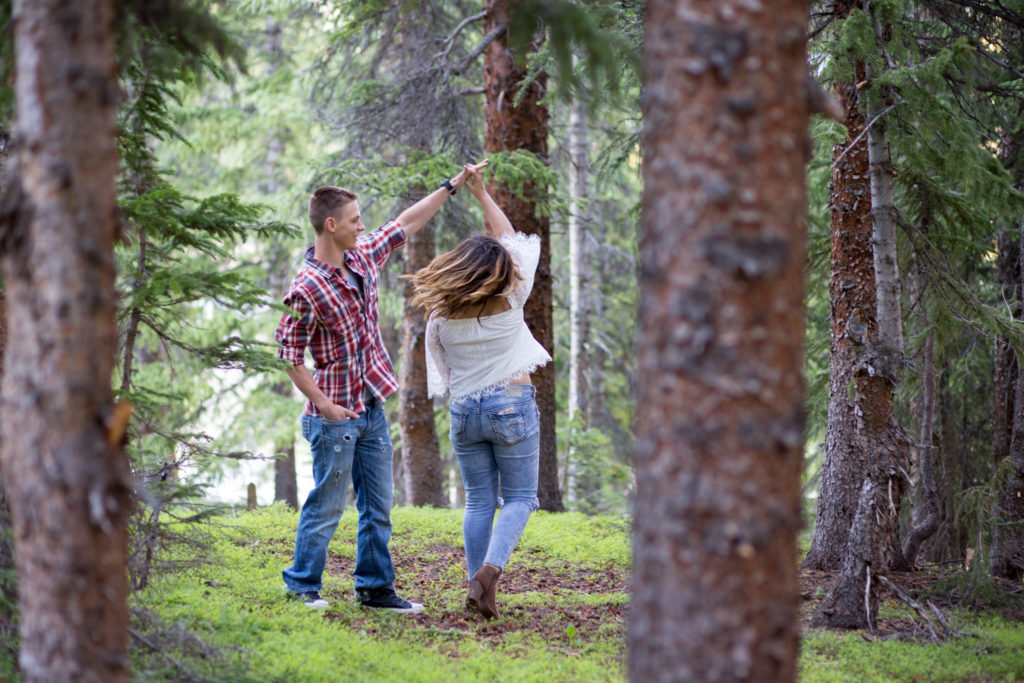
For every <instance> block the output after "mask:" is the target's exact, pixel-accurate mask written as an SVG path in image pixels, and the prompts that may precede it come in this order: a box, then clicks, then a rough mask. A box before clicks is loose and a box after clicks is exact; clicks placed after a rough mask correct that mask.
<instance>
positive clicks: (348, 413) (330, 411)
mask: <svg viewBox="0 0 1024 683" xmlns="http://www.w3.org/2000/svg"><path fill="white" fill-rule="evenodd" d="M317 407H318V408H319V409H320V412H321V413H323V416H324V419H325V420H335V421H338V420H354V419H355V418H357V417H359V413H357V412H354V411H352V410H349V409H348V408H345V407H343V406H339V405H338V404H337V403H329V404H327V405H325V406H317Z"/></svg>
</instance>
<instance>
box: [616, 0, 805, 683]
mask: <svg viewBox="0 0 1024 683" xmlns="http://www.w3.org/2000/svg"><path fill="white" fill-rule="evenodd" d="M806 16H807V6H806V4H805V3H803V2H798V1H793V2H779V3H774V4H773V6H772V11H771V12H763V13H762V12H753V11H750V10H749V9H748V6H747V5H746V4H745V3H743V2H740V1H733V2H710V1H708V0H703V1H697V0H692V1H690V2H682V3H680V2H668V1H666V0H657V1H652V2H650V3H648V5H647V18H646V21H647V23H646V38H645V74H644V90H645V92H646V93H647V96H646V102H645V106H644V120H645V123H644V163H643V168H644V198H643V221H642V232H641V236H640V263H641V268H640V306H639V312H638V320H639V332H638V335H639V336H638V341H637V345H638V363H639V368H638V382H637V385H638V400H637V426H636V436H637V442H636V446H635V448H634V453H633V455H634V464H635V468H636V477H637V493H636V512H635V520H634V525H635V526H634V558H633V602H632V604H631V606H630V615H629V619H630V622H629V652H630V677H631V679H632V680H634V681H666V680H685V681H784V680H793V679H794V677H795V675H796V656H797V645H798V643H797V641H798V628H797V608H798V603H799V598H798V595H797V585H796V580H797V556H796V534H797V530H798V529H799V527H800V524H801V512H800V471H801V467H802V456H803V454H802V449H803V427H804V414H803V397H804V385H803V360H802V348H803V339H804V318H803V315H804V313H803V268H804V262H805V254H806V245H805V233H806V213H807V211H806V196H805V191H804V183H805V168H804V165H805V161H806V154H807V147H806V142H805V141H806V138H807V123H808V109H807V107H808V105H807V101H806V99H805V98H802V97H794V96H793V93H794V92H802V89H803V88H805V87H806V62H805V60H806V52H805V50H806V42H805V37H804V27H805V24H806ZM723 17H728V19H725V18H723ZM754 93H756V96H755V95H754Z"/></svg>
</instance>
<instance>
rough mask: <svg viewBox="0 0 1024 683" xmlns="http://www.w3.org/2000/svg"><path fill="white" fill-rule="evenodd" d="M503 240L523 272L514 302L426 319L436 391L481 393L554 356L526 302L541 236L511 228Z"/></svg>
mask: <svg viewBox="0 0 1024 683" xmlns="http://www.w3.org/2000/svg"><path fill="white" fill-rule="evenodd" d="M498 241H499V242H500V243H501V245H502V246H503V247H505V249H506V250H507V251H508V253H509V255H510V256H511V257H512V261H513V262H514V263H515V264H516V266H517V267H518V268H519V274H520V275H521V276H522V277H523V279H522V280H520V281H519V284H518V286H517V287H516V288H515V289H514V290H513V291H512V294H511V295H510V296H509V297H508V302H509V305H510V306H511V307H512V308H510V309H509V310H507V311H504V312H502V313H498V314H496V315H485V316H482V317H481V318H480V319H479V320H477V318H475V317H473V318H459V319H452V320H449V319H448V318H441V317H439V316H432V317H431V318H430V320H428V321H427V348H426V357H427V389H428V390H429V393H430V395H431V396H444V395H445V393H446V392H450V393H451V395H452V397H453V398H461V397H464V396H474V395H480V394H481V393H483V391H484V390H485V389H490V388H493V387H500V386H504V385H506V384H508V383H509V382H511V381H512V380H513V379H515V378H516V377H518V376H519V375H521V374H522V373H523V372H533V371H534V370H536V369H537V368H539V367H540V366H542V365H544V364H545V363H547V362H548V361H550V360H551V355H550V354H549V353H548V352H547V350H545V348H544V347H543V346H541V345H540V342H538V341H537V340H536V339H534V338H533V334H532V333H531V332H530V328H529V327H527V326H526V320H524V319H523V306H525V305H526V300H527V298H529V296H530V290H532V289H533V278H534V275H535V273H536V272H537V263H538V261H540V237H539V236H537V235H524V234H523V233H521V232H514V233H506V234H504V235H502V236H501V237H500V238H499V239H498Z"/></svg>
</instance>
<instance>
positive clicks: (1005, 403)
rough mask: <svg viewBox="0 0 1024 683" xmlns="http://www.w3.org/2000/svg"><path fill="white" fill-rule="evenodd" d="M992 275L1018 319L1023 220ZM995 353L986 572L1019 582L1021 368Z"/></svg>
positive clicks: (1008, 143)
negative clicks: (992, 496)
mask: <svg viewBox="0 0 1024 683" xmlns="http://www.w3.org/2000/svg"><path fill="white" fill-rule="evenodd" d="M1017 33H1020V32H1017ZM1017 123H1018V125H1017V126H1016V127H1015V129H1012V128H1011V131H1010V132H1009V133H1008V134H1007V135H1006V136H1005V139H1004V140H1003V141H1002V143H1003V144H1002V145H1001V146H1000V150H999V157H1000V159H1001V160H1002V161H1003V163H1004V164H1005V165H1007V166H1008V167H1009V170H1010V172H1011V173H1012V174H1013V178H1014V181H1015V183H1014V184H1015V185H1016V187H1017V189H1018V190H1024V156H1022V145H1024V138H1022V136H1024V126H1020V125H1019V122H1017ZM997 278H998V282H999V285H1000V290H1001V294H1002V298H1003V301H1005V302H1006V303H1007V306H1008V307H1009V314H1010V316H1011V317H1013V318H1015V319H1017V320H1024V219H1022V220H1021V221H1020V223H1019V225H1018V226H1017V227H1016V229H1010V230H1002V231H1000V233H999V260H998V271H997ZM995 356H996V357H995V373H994V380H995V381H994V384H995V421H994V422H995V424H994V425H993V437H994V438H993V441H994V443H993V448H992V451H993V452H992V457H993V461H994V465H995V468H996V477H997V479H996V481H997V482H998V487H999V494H998V495H997V499H996V502H995V506H994V507H995V510H994V511H993V512H994V514H993V518H994V527H993V529H992V554H991V560H990V570H991V572H992V575H993V576H999V577H1002V578H1006V579H1012V580H1018V581H1019V580H1020V579H1021V577H1022V576H1024V494H1022V493H1021V492H1022V490H1024V368H1022V367H1021V362H1020V358H1019V357H1018V356H1017V354H1016V351H1015V350H1014V349H1013V347H1012V346H1011V345H1010V343H1009V341H1008V340H1006V339H997V340H996V354H995Z"/></svg>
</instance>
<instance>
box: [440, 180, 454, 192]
mask: <svg viewBox="0 0 1024 683" xmlns="http://www.w3.org/2000/svg"><path fill="white" fill-rule="evenodd" d="M441 187H443V188H445V189H446V190H448V194H455V188H454V187H452V181H451V180H449V179H448V178H445V179H444V180H442V181H441Z"/></svg>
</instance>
